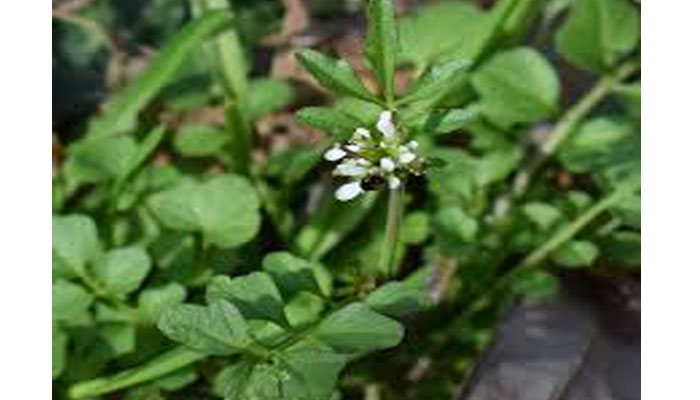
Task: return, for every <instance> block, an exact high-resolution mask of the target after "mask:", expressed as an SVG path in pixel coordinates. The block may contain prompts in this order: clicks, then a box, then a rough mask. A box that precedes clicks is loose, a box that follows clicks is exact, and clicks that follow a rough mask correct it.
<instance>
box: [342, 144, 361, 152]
mask: <svg viewBox="0 0 700 400" xmlns="http://www.w3.org/2000/svg"><path fill="white" fill-rule="evenodd" d="M345 148H346V149H347V150H348V151H352V152H353V153H357V152H358V151H360V146H358V145H356V144H349V145H347V146H345Z"/></svg>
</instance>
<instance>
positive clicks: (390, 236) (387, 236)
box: [379, 188, 403, 276]
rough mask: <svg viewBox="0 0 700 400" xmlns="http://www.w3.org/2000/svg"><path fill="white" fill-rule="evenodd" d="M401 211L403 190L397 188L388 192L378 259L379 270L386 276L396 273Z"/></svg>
mask: <svg viewBox="0 0 700 400" xmlns="http://www.w3.org/2000/svg"><path fill="white" fill-rule="evenodd" d="M402 211H403V189H402V188H397V189H391V190H389V200H388V204H387V214H386V228H385V231H384V244H383V245H382V253H381V257H380V259H379V270H380V271H382V272H384V273H385V274H386V275H388V276H392V275H396V273H397V272H398V271H397V269H398V268H397V265H396V260H395V259H396V250H397V247H398V237H399V227H400V225H401V214H402Z"/></svg>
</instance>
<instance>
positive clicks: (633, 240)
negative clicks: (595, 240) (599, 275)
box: [603, 231, 642, 267]
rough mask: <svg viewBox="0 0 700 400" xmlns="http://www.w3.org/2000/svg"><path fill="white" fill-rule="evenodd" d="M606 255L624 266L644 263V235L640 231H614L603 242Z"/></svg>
mask: <svg viewBox="0 0 700 400" xmlns="http://www.w3.org/2000/svg"><path fill="white" fill-rule="evenodd" d="M603 249H604V253H605V255H609V256H610V257H611V258H612V259H613V260H614V261H616V262H618V263H622V264H623V265H624V266H630V267H635V266H639V265H640V264H641V263H642V237H641V235H640V234H639V233H638V232H630V231H621V232H613V233H612V234H611V235H610V237H609V238H606V240H605V241H604V242H603Z"/></svg>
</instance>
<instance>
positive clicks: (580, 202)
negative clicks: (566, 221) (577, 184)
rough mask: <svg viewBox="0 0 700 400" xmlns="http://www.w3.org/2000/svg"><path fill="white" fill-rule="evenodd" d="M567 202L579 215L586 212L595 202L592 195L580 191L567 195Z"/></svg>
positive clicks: (573, 191)
mask: <svg viewBox="0 0 700 400" xmlns="http://www.w3.org/2000/svg"><path fill="white" fill-rule="evenodd" d="M566 200H567V203H568V205H570V206H571V207H572V208H573V211H574V212H577V213H579V212H582V211H584V210H585V209H586V208H587V207H588V206H590V205H591V203H592V202H593V199H592V198H591V195H590V194H588V193H586V192H583V191H580V190H572V191H570V192H569V193H567V194H566Z"/></svg>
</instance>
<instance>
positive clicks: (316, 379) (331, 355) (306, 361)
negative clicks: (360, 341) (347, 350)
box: [282, 343, 348, 400]
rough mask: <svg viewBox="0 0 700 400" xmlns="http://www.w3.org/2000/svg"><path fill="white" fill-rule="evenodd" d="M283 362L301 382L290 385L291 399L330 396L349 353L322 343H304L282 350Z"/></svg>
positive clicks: (326, 398) (324, 399)
mask: <svg viewBox="0 0 700 400" xmlns="http://www.w3.org/2000/svg"><path fill="white" fill-rule="evenodd" d="M282 362H283V365H284V366H285V367H286V368H287V369H288V372H290V373H291V375H292V383H295V382H294V380H296V379H298V380H299V381H300V382H299V383H300V385H298V386H297V385H293V384H290V385H289V392H290V393H285V395H287V394H289V395H290V396H289V397H285V398H288V399H300V400H301V399H304V400H329V399H330V398H331V395H332V394H333V390H334V389H335V386H336V381H337V380H338V375H339V374H340V371H341V370H342V369H343V367H345V364H346V363H347V362H348V357H347V356H345V355H342V354H338V353H336V352H334V351H333V350H332V349H330V348H327V347H325V346H319V345H307V344H305V343H301V344H300V345H297V346H294V347H292V348H290V349H288V350H286V351H285V352H284V353H283V354H282Z"/></svg>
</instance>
